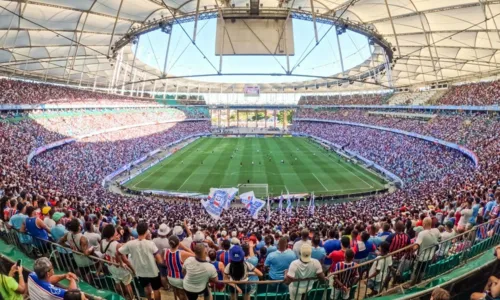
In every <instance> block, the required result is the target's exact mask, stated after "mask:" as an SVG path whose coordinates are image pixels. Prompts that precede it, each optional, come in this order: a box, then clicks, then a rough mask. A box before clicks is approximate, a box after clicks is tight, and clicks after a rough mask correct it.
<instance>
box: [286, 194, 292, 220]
mask: <svg viewBox="0 0 500 300" xmlns="http://www.w3.org/2000/svg"><path fill="white" fill-rule="evenodd" d="M286 212H287V214H288V215H291V214H292V201H291V200H290V194H288V195H287V197H286Z"/></svg>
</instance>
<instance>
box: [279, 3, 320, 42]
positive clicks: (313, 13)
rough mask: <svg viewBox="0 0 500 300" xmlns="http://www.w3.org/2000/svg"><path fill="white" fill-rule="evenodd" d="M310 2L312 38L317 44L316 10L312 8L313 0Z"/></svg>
mask: <svg viewBox="0 0 500 300" xmlns="http://www.w3.org/2000/svg"><path fill="white" fill-rule="evenodd" d="M310 3H311V14H312V19H313V28H314V38H315V39H316V45H317V44H318V43H319V39H318V26H316V11H315V10H314V0H310ZM285 26H286V24H285Z"/></svg>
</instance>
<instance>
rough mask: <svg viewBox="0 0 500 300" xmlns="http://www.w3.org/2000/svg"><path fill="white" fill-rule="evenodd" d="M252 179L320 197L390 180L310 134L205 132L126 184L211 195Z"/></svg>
mask: <svg viewBox="0 0 500 300" xmlns="http://www.w3.org/2000/svg"><path fill="white" fill-rule="evenodd" d="M281 160H284V163H282V162H281ZM248 182H249V183H250V184H268V193H269V194H270V195H272V196H277V195H279V194H280V193H282V192H283V193H286V191H287V190H288V192H289V193H291V194H292V193H294V194H298V193H311V192H314V193H315V195H317V196H318V195H340V194H342V195H344V194H354V193H358V192H368V191H374V190H379V189H382V188H384V185H385V183H386V182H385V181H384V180H383V179H382V178H380V177H378V176H377V175H375V174H374V173H372V172H370V171H368V170H366V169H364V168H363V167H361V166H359V165H356V164H353V163H350V162H347V161H345V160H343V159H340V157H339V156H338V154H336V153H334V152H331V151H326V150H325V149H323V148H322V147H321V146H320V145H318V144H316V143H314V142H312V141H310V140H309V139H307V138H299V137H281V138H278V137H276V138H215V137H205V138H200V139H198V140H196V141H194V142H193V143H191V144H189V145H187V146H186V147H184V148H182V149H180V150H179V151H177V152H176V153H174V154H173V155H171V156H170V157H168V158H167V159H165V160H163V161H161V162H160V163H158V164H157V165H155V166H153V167H152V168H150V169H149V170H147V171H146V172H144V173H143V174H140V175H139V176H137V177H135V178H134V179H132V180H131V181H129V182H127V183H126V184H125V185H126V186H127V187H129V188H131V189H134V190H166V191H174V192H197V193H202V194H208V192H209V190H210V188H212V187H237V186H238V184H247V183H248ZM256 194H257V192H256ZM258 196H262V195H258Z"/></svg>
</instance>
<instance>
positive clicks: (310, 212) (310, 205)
mask: <svg viewBox="0 0 500 300" xmlns="http://www.w3.org/2000/svg"><path fill="white" fill-rule="evenodd" d="M309 214H310V215H314V192H313V193H312V194H311V199H310V200H309Z"/></svg>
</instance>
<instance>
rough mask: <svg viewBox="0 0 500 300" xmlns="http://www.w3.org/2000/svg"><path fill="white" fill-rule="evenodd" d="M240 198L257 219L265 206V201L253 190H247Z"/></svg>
mask: <svg viewBox="0 0 500 300" xmlns="http://www.w3.org/2000/svg"><path fill="white" fill-rule="evenodd" d="M240 200H241V203H243V205H245V207H246V209H248V212H249V213H250V215H251V216H252V218H254V219H257V215H258V214H259V211H260V210H261V209H262V208H263V207H264V204H265V202H264V201H262V200H260V199H257V198H255V194H254V192H253V191H250V192H246V193H243V194H241V195H240Z"/></svg>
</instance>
